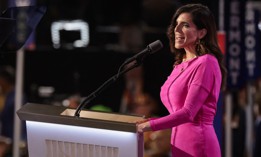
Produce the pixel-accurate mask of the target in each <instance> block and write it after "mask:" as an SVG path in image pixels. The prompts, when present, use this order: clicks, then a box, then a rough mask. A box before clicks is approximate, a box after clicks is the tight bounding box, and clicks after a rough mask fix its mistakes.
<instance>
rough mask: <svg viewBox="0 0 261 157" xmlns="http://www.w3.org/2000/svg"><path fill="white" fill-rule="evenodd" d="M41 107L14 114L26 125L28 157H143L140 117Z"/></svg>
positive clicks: (29, 106)
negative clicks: (79, 114) (138, 126)
mask: <svg viewBox="0 0 261 157" xmlns="http://www.w3.org/2000/svg"><path fill="white" fill-rule="evenodd" d="M74 112H75V109H69V108H66V107H62V106H52V105H44V104H33V103H28V104H25V105H24V106H23V107H22V108H21V109H19V110H18V111H17V114H18V116H19V118H20V119H21V120H25V121H26V129H27V142H28V152H29V157H143V134H140V133H137V130H136V124H135V121H137V120H141V119H142V117H139V116H133V115H124V114H116V113H107V112H98V111H89V110H82V111H81V116H80V117H75V116H74Z"/></svg>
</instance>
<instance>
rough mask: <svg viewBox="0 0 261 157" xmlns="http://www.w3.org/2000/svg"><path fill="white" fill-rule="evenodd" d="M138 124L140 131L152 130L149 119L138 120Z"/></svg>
mask: <svg viewBox="0 0 261 157" xmlns="http://www.w3.org/2000/svg"><path fill="white" fill-rule="evenodd" d="M136 125H137V131H138V132H145V131H151V127H150V122H149V119H144V120H142V121H138V122H136Z"/></svg>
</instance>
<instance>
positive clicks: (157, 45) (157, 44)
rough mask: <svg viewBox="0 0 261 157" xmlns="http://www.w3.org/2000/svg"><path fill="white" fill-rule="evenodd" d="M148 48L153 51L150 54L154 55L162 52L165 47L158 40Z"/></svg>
mask: <svg viewBox="0 0 261 157" xmlns="http://www.w3.org/2000/svg"><path fill="white" fill-rule="evenodd" d="M148 47H149V49H150V50H151V51H150V53H154V52H157V51H158V50H160V49H161V48H162V47H163V44H162V42H161V41H160V40H156V41H154V42H152V43H150V44H149V46H148Z"/></svg>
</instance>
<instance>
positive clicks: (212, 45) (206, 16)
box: [167, 4, 227, 89]
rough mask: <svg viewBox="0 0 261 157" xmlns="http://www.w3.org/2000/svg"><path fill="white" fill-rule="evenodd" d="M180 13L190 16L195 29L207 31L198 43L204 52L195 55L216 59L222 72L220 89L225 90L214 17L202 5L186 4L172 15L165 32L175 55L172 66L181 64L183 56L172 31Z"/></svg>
mask: <svg viewBox="0 0 261 157" xmlns="http://www.w3.org/2000/svg"><path fill="white" fill-rule="evenodd" d="M182 13H189V14H190V15H191V17H192V21H193V23H194V24H195V25H196V27H197V29H199V30H200V29H206V30H207V34H206V35H205V36H204V37H203V38H202V39H201V41H200V43H201V45H202V47H203V49H204V50H203V51H197V52H196V53H197V55H198V56H201V55H204V54H213V55H214V56H215V57H216V58H217V60H218V63H219V66H220V69H221V72H222V89H225V87H226V75H227V70H226V67H225V66H224V64H223V59H224V56H223V54H222V52H221V50H220V48H219V46H218V41H217V28H216V23H215V19H214V16H213V14H212V12H211V11H210V10H209V8H208V7H207V6H204V5H202V4H187V5H184V6H181V7H180V8H179V9H178V10H177V11H176V13H175V14H174V15H173V17H172V20H171V24H170V25H169V27H168V30H167V36H168V38H169V44H170V50H171V52H173V53H174V54H175V59H176V61H175V64H174V65H177V64H180V63H181V62H182V59H183V56H184V55H185V50H184V49H176V48H175V33H174V29H175V27H176V21H177V18H178V16H179V15H180V14H182Z"/></svg>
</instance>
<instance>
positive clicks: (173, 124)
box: [150, 54, 222, 157]
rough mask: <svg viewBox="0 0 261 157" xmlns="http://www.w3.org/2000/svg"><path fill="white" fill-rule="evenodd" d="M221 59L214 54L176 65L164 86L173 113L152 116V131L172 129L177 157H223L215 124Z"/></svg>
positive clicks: (164, 99) (164, 98)
mask: <svg viewBox="0 0 261 157" xmlns="http://www.w3.org/2000/svg"><path fill="white" fill-rule="evenodd" d="M221 79H222V78H221V71H220V68H219V64H218V61H217V59H216V58H215V57H214V56H213V55H210V54H205V55H203V56H199V57H196V58H194V59H191V60H189V61H187V62H182V63H181V64H179V65H176V66H175V67H174V69H173V71H172V72H171V74H170V75H169V76H168V78H167V80H166V82H165V83H164V84H163V86H162V87H161V92H160V97H161V101H162V103H163V104H164V106H165V107H166V108H167V110H168V111H169V113H170V114H169V115H167V116H164V117H161V118H157V119H151V120H150V125H151V128H152V130H154V131H156V130H162V129H167V128H172V135H171V145H172V156H173V157H220V156H221V151H220V146H219V142H218V139H217V136H216V133H215V130H214V127H213V121H214V116H215V114H216V110H217V101H218V98H219V93H220V86H221Z"/></svg>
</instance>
